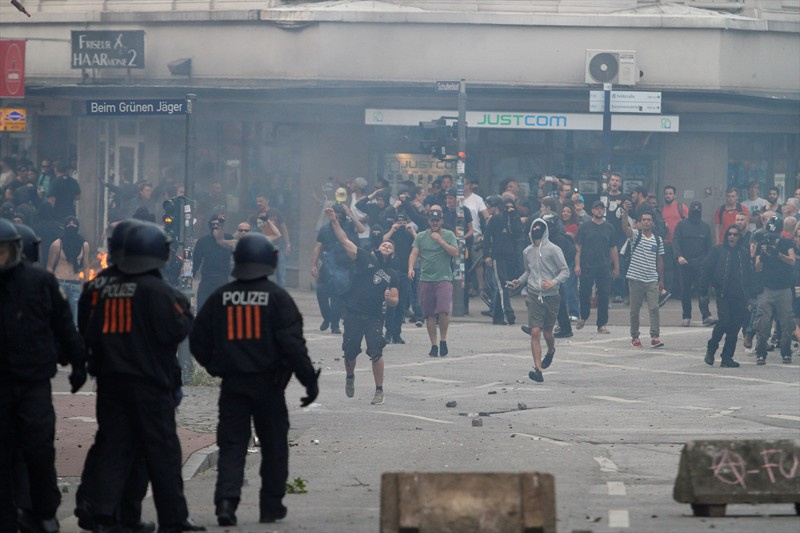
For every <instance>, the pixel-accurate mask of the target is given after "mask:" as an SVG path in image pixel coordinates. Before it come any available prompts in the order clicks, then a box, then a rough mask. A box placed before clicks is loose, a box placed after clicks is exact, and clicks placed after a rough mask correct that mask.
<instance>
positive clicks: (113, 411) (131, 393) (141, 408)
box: [90, 376, 189, 527]
mask: <svg viewBox="0 0 800 533" xmlns="http://www.w3.org/2000/svg"><path fill="white" fill-rule="evenodd" d="M97 424H98V429H97V436H96V438H95V446H96V447H97V452H96V453H97V457H96V464H95V466H94V469H93V470H94V472H93V473H92V478H91V479H90V486H92V487H94V488H95V490H96V492H95V498H96V500H95V502H94V503H95V505H94V513H93V514H94V515H95V517H96V519H97V520H98V522H99V523H103V522H107V521H108V520H109V518H112V517H114V515H115V511H116V510H117V508H118V507H120V505H121V501H122V495H123V492H124V488H125V485H126V482H127V480H128V478H129V477H130V475H131V471H132V469H133V467H134V462H135V460H136V458H137V457H138V456H139V454H141V455H142V456H143V457H144V460H145V462H146V464H147V471H148V473H149V474H150V482H151V484H152V487H153V502H154V503H155V507H156V512H157V514H158V524H159V526H162V527H170V526H176V525H179V524H180V523H181V522H183V521H184V520H186V518H188V516H189V513H188V510H187V508H186V499H185V498H184V496H183V477H182V475H181V466H182V457H181V444H180V441H179V440H178V434H177V432H176V427H175V398H174V396H173V391H170V390H166V389H163V388H160V387H158V386H156V385H153V384H152V383H150V382H149V381H147V380H144V379H137V378H133V377H130V376H103V377H101V378H100V379H98V380H97Z"/></svg>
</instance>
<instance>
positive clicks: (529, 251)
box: [512, 218, 569, 383]
mask: <svg viewBox="0 0 800 533" xmlns="http://www.w3.org/2000/svg"><path fill="white" fill-rule="evenodd" d="M530 238H531V243H532V244H531V245H530V246H528V247H527V248H525V250H524V251H523V252H522V256H523V258H524V260H525V272H524V273H523V274H522V276H520V277H519V278H517V279H515V280H513V281H512V284H513V285H514V287H518V286H520V285H521V284H523V283H527V293H528V295H527V296H526V299H525V304H526V305H527V307H528V327H530V328H531V355H532V356H533V370H531V371H530V372H528V377H529V378H531V379H532V380H533V381H536V382H538V383H541V382H542V381H544V376H542V369H545V368H547V367H549V366H550V364H551V363H552V362H553V355H555V353H556V340H555V337H553V326H555V323H556V317H557V315H558V308H559V305H560V304H561V296H560V295H559V292H558V289H559V287H560V286H561V284H562V283H565V282H566V281H567V280H568V279H569V267H568V266H567V261H566V259H564V253H563V252H562V251H561V248H559V247H558V246H556V245H555V244H553V243H552V242H550V239H549V237H548V229H547V223H546V222H545V221H544V220H542V219H541V218H537V219H536V220H534V221H533V224H531V231H530ZM542 334H544V340H545V343H546V344H547V353H546V354H545V356H544V358H542V344H541V341H540V336H541V335H542Z"/></svg>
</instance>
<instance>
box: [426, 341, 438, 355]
mask: <svg viewBox="0 0 800 533" xmlns="http://www.w3.org/2000/svg"><path fill="white" fill-rule="evenodd" d="M428 355H430V356H431V357H439V347H438V346H436V345H435V344H431V351H430V352H428Z"/></svg>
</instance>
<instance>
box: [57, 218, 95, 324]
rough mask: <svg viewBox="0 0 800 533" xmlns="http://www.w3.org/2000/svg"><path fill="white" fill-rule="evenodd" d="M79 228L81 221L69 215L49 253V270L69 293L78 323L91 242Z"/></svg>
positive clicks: (70, 305)
mask: <svg viewBox="0 0 800 533" xmlns="http://www.w3.org/2000/svg"><path fill="white" fill-rule="evenodd" d="M79 228H80V222H79V221H78V219H77V218H76V217H73V216H69V217H67V218H66V220H65V221H64V232H63V233H62V234H61V238H59V239H56V240H55V241H54V242H53V244H51V245H50V251H49V253H48V255H47V270H48V271H49V272H52V273H53V275H54V276H55V277H56V279H57V280H58V284H59V285H60V286H61V288H62V289H63V290H64V292H65V293H66V294H67V300H68V301H69V307H70V310H71V311H72V317H73V318H74V320H75V324H76V325H77V324H78V299H79V298H80V297H81V286H82V284H83V282H84V281H87V280H88V279H89V243H88V242H87V241H86V239H84V238H83V236H82V235H81V234H80V233H78V229H79Z"/></svg>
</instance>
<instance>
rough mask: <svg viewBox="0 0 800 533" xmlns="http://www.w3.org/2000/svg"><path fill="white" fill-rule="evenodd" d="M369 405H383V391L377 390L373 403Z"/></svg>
mask: <svg viewBox="0 0 800 533" xmlns="http://www.w3.org/2000/svg"><path fill="white" fill-rule="evenodd" d="M369 403H370V405H383V391H382V390H376V391H375V396H373V397H372V401H371V402H369Z"/></svg>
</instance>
